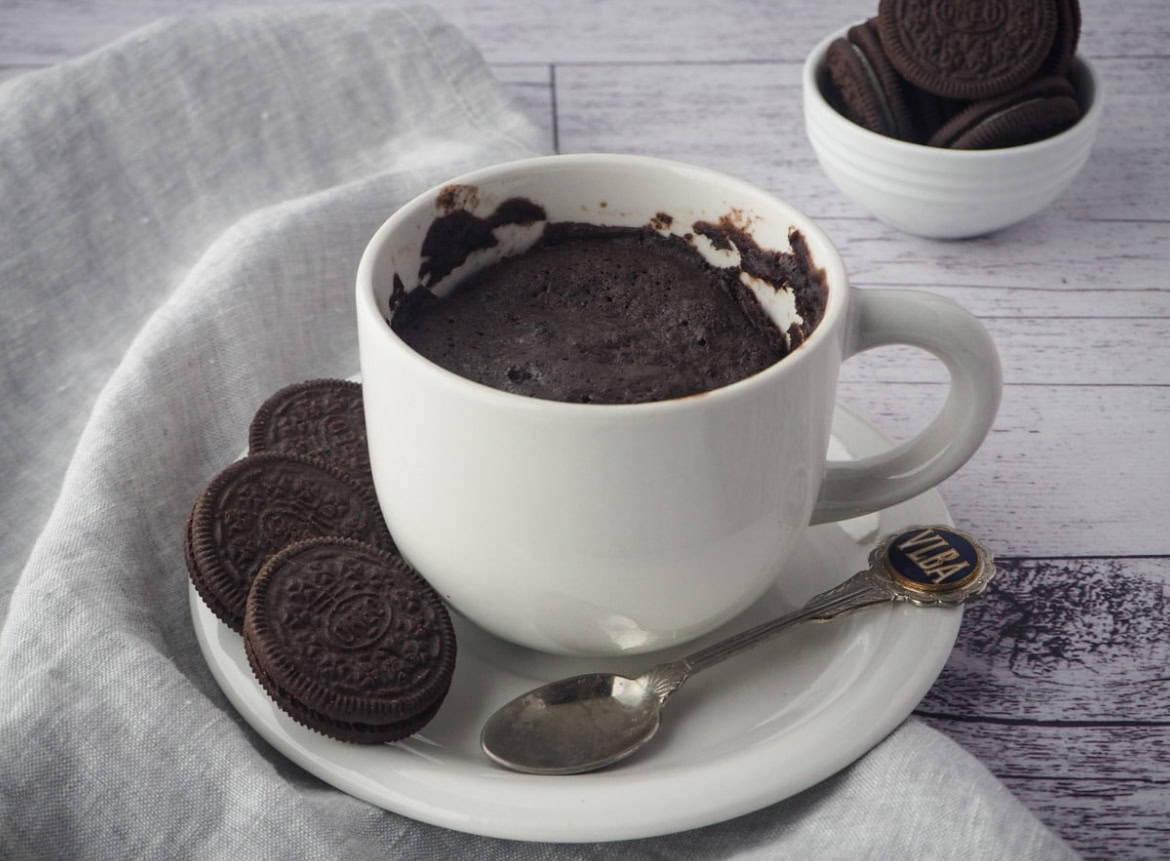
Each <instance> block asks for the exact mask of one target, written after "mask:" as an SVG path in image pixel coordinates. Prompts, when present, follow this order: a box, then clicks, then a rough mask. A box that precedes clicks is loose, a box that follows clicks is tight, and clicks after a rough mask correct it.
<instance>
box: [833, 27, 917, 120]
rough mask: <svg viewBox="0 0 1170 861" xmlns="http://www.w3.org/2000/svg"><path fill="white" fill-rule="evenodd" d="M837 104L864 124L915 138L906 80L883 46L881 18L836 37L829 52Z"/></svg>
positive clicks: (843, 112)
mask: <svg viewBox="0 0 1170 861" xmlns="http://www.w3.org/2000/svg"><path fill="white" fill-rule="evenodd" d="M825 65H826V68H827V70H828V73H829V80H830V81H831V82H832V85H833V90H834V93H835V99H834V100H833V101H834V102H836V104H835V105H834V107H836V108H837V110H838V111H839V112H840V113H841V114H842V115H844V116H846V117H848V118H849V119H850V120H852V121H853V122H855V123H857V124H858V125H859V126H861V127H863V128H867V129H869V130H870V131H872V132H877V133H878V134H882V135H886V136H888V137H894V138H900V139H902V140H913V139H914V138H915V137H916V134H915V128H914V122H913V120H912V117H911V114H910V111H909V110H908V109H907V107H906V100H905V98H904V97H903V88H904V86H905V84H904V82H903V81H902V80H901V78H899V76H898V73H897V72H895V71H894V67H893V66H891V65H890V61H889V60H888V59H887V58H886V55H885V52H884V51H883V50H882V45H881V41H880V40H879V38H878V35H877V22H876V20H875V19H872V18H871V19H870V20H869V21H866V22H865V23H864V24H857V25H855V26H853V27H850V28H849V30H848V32H847V33H846V35H845V37H844V38H841V39H834V40H833V42H832V43H831V44H830V45H829V50H828V53H827V54H826V55H825Z"/></svg>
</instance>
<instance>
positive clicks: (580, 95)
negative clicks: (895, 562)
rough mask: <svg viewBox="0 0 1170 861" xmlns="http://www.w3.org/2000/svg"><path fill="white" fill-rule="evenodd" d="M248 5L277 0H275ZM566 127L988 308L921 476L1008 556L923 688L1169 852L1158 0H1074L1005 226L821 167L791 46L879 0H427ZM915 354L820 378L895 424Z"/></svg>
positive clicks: (101, 8)
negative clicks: (836, 382) (879, 203)
mask: <svg viewBox="0 0 1170 861" xmlns="http://www.w3.org/2000/svg"><path fill="white" fill-rule="evenodd" d="M228 5H244V4H243V3H240V2H238V0H202V2H200V3H197V4H189V3H183V2H181V0H102V2H96V3H88V2H82V0H38V2H35V3H33V2H27V0H0V79H2V78H4V77H11V76H13V75H18V74H21V73H23V72H24V71H25V70H27V69H32V68H37V67H40V66H43V65H47V64H51V63H56V62H59V61H62V60H66V59H68V58H70V57H74V56H77V55H79V54H82V53H84V52H86V51H88V50H91V49H93V48H96V47H98V46H100V45H101V44H103V43H104V42H107V41H109V40H111V39H114V38H116V37H118V36H120V35H122V34H123V33H125V32H127V31H128V30H130V29H133V28H135V27H137V26H139V25H141V24H146V23H149V22H150V21H152V20H154V19H156V18H157V17H159V16H161V15H165V14H170V13H176V12H183V11H187V12H190V11H195V10H206V9H209V8H216V7H220V6H228ZM266 5H269V6H272V5H280V4H278V3H277V4H274V3H272V2H269V3H267V4H266ZM434 5H435V6H437V7H438V8H439V9H440V11H442V12H443V13H444V14H445V15H446V16H447V17H448V18H449V19H450V20H451V21H452V22H454V23H455V24H457V25H458V26H460V27H461V28H462V29H463V30H464V32H465V33H467V34H468V35H469V36H470V38H471V39H472V40H473V41H474V42H475V43H476V44H477V45H478V46H479V47H480V48H481V50H482V51H483V53H484V54H485V56H486V57H487V59H488V61H489V62H490V63H491V65H492V67H493V68H494V70H495V71H496V73H497V74H498V76H499V77H500V79H501V80H502V81H503V82H504V84H505V86H506V88H507V89H508V91H509V92H510V93H511V94H512V95H513V96H514V97H515V98H516V100H517V101H518V102H519V104H520V105H521V106H522V107H523V108H524V109H525V110H526V111H527V112H528V113H529V114H530V115H531V116H532V118H533V119H534V120H536V122H538V123H540V124H541V126H542V127H543V128H544V129H546V131H547V133H548V142H549V148H550V149H556V150H558V151H560V152H582V151H620V152H634V153H646V154H653V155H659V156H666V157H671V158H678V159H683V160H687V161H692V162H695V163H698V164H702V165H707V166H710V167H714V168H718V169H722V170H725V171H728V172H730V173H734V174H737V175H739V176H742V177H744V178H746V179H748V180H750V181H752V182H754V183H756V184H758V185H761V186H763V187H764V188H767V189H770V190H772V191H773V192H775V193H777V194H779V195H780V196H782V197H784V198H787V199H788V200H790V201H792V202H793V203H795V204H796V205H797V206H799V207H800V208H802V209H804V210H805V211H806V212H808V213H809V214H810V215H812V216H813V217H815V218H818V219H820V220H821V222H822V223H823V225H824V227H825V228H826V230H827V231H828V233H829V234H830V236H831V237H832V238H833V239H834V240H835V241H836V243H837V244H838V245H839V247H840V249H841V251H842V254H843V256H844V258H845V260H846V263H847V265H848V266H849V268H850V271H851V273H852V277H853V280H854V283H856V284H857V285H858V286H860V287H871V286H883V287H917V288H924V289H928V290H933V291H936V292H938V293H941V294H943V295H946V296H950V297H951V298H953V299H955V300H957V301H959V302H960V303H962V304H964V305H965V306H967V307H968V308H969V309H971V310H972V311H973V312H974V313H976V314H977V315H978V316H979V317H981V318H982V319H983V321H984V322H985V323H986V325H987V326H988V328H989V329H990V330H991V332H992V334H993V335H994V337H995V339H996V341H997V343H998V345H999V348H1000V350H1001V352H1002V356H1003V360H1004V368H1005V378H1006V390H1005V395H1004V401H1003V407H1002V410H1001V413H1000V415H999V418H998V420H997V422H996V424H995V427H994V430H993V431H992V434H991V436H990V438H989V439H988V441H987V444H986V445H985V447H984V448H983V449H982V450H981V452H980V453H979V454H978V455H977V456H976V457H975V459H974V460H973V461H972V462H971V463H969V464H968V465H967V466H966V467H965V468H964V469H963V470H961V471H960V472H959V473H958V474H957V475H955V476H954V477H953V478H951V479H950V480H948V481H947V482H946V483H945V484H944V485H943V486H942V488H941V490H942V493H943V495H944V497H945V499H946V501H947V503H948V505H949V506H950V508H951V511H952V513H953V515H954V517H955V520H956V522H957V523H958V524H959V525H960V526H961V527H962V528H965V529H968V530H970V531H971V532H973V533H975V534H976V535H978V536H981V537H982V538H984V539H985V540H986V541H987V542H988V543H989V544H990V545H992V546H993V548H994V549H995V551H996V552H997V554H998V555H999V557H1000V560H1001V570H1002V573H1001V575H1000V577H999V579H998V581H997V582H996V583H995V584H994V585H993V589H992V591H991V593H990V594H989V595H988V596H987V597H986V599H984V600H982V601H980V602H976V604H975V605H973V606H972V608H971V609H970V610H969V612H968V615H967V617H966V619H965V621H964V625H963V630H962V633H961V634H960V637H959V642H958V645H957V648H956V650H955V652H954V654H953V655H952V657H951V660H950V662H949V664H948V666H947V668H946V670H945V671H944V672H943V675H942V677H941V678H940V679H939V681H938V683H937V684H936V685H935V687H934V688H933V690H932V691H931V692H930V694H929V695H928V696H927V698H926V699H925V700H924V701H923V702H922V704H921V705H920V707H919V709H918V714H919V715H920V716H921V717H922V718H924V719H925V720H926V721H928V722H929V723H930V724H932V725H933V726H935V727H937V728H938V729H940V730H941V731H943V732H945V733H947V734H948V735H950V736H951V737H953V738H955V739H956V740H958V741H959V742H960V743H961V744H963V745H965V746H966V747H967V748H968V749H970V750H971V751H973V752H974V753H975V754H976V755H977V756H979V757H980V758H981V759H982V760H983V762H985V763H986V764H987V766H988V767H989V768H990V769H991V770H992V771H993V772H994V773H995V774H997V775H998V776H999V777H1000V778H1001V779H1002V780H1003V781H1004V782H1005V783H1006V784H1007V785H1008V786H1009V787H1010V788H1011V789H1012V790H1013V791H1014V792H1015V793H1016V794H1017V795H1018V796H1019V797H1020V798H1021V799H1023V801H1024V802H1025V803H1026V804H1028V805H1029V806H1031V807H1032V809H1033V810H1035V811H1036V813H1037V814H1038V815H1039V816H1040V817H1041V818H1042V819H1043V820H1044V821H1045V822H1047V823H1049V824H1050V825H1051V826H1052V827H1053V828H1055V829H1056V830H1057V831H1059V832H1060V833H1061V834H1063V835H1064V836H1065V837H1066V838H1067V839H1068V840H1069V841H1070V842H1071V843H1072V844H1073V845H1074V846H1075V847H1077V848H1078V849H1080V850H1081V851H1082V852H1083V853H1085V855H1086V856H1088V857H1096V858H1104V857H1110V858H1170V203H1168V201H1170V96H1168V95H1167V94H1168V93H1170V48H1168V47H1167V44H1168V43H1170V5H1168V4H1167V3H1166V0H1126V2H1125V3H1124V4H1104V3H1091V2H1087V0H1086V2H1084V3H1083V7H1084V8H1083V13H1084V29H1083V35H1082V41H1081V52H1082V53H1083V54H1084V55H1086V56H1088V57H1090V58H1091V59H1093V60H1094V61H1096V63H1097V65H1098V67H1099V69H1100V70H1101V72H1102V74H1103V76H1104V79H1105V84H1106V87H1107V91H1108V103H1107V109H1106V112H1105V118H1104V122H1103V124H1102V129H1101V134H1100V138H1099V140H1098V143H1097V147H1096V149H1095V151H1094V153H1093V156H1092V158H1091V160H1090V162H1089V164H1088V166H1087V167H1086V169H1085V171H1084V172H1083V173H1082V174H1081V176H1080V177H1079V178H1078V180H1077V182H1076V184H1075V186H1074V187H1073V188H1072V189H1071V190H1070V191H1069V192H1068V193H1067V194H1065V195H1064V197H1062V198H1061V199H1060V200H1059V201H1057V202H1056V204H1055V205H1053V206H1052V207H1051V208H1050V209H1048V210H1047V211H1045V212H1043V213H1041V214H1040V215H1039V216H1037V217H1034V218H1033V219H1031V220H1030V221H1028V222H1026V223H1024V224H1021V225H1019V226H1017V227H1014V228H1010V229H1008V230H1005V231H1003V232H1001V233H998V234H996V235H993V236H989V237H985V238H982V239H976V240H969V241H964V242H937V241H929V240H923V239H917V238H914V237H911V236H906V235H903V234H901V233H899V232H897V231H895V230H893V229H891V228H888V227H885V226H883V225H881V224H879V223H878V222H876V221H874V220H872V219H871V218H869V217H867V216H866V214H865V213H864V212H862V211H860V210H859V209H858V208H857V207H855V206H854V205H853V204H851V203H850V202H849V201H847V200H845V199H844V198H843V197H841V196H840V195H839V194H838V193H837V191H836V190H835V189H834V188H833V187H832V186H831V185H830V183H829V181H828V180H827V179H826V178H825V176H824V175H823V174H822V173H821V172H820V170H819V168H818V167H817V164H816V162H815V160H814V158H813V154H812V151H811V149H810V147H809V145H808V143H807V141H806V139H805V136H804V130H803V128H802V125H801V109H800V98H799V70H800V63H801V61H802V59H803V57H804V55H805V53H806V52H807V51H808V50H809V49H810V48H811V47H812V45H813V44H814V43H815V42H816V41H817V40H818V39H819V38H820V37H821V36H822V35H823V34H825V33H827V32H828V31H829V30H831V29H835V28H837V27H840V26H842V25H843V24H845V23H848V22H850V21H853V20H857V19H860V18H864V17H866V16H868V15H870V14H872V13H873V10H875V9H876V6H877V0H840V2H832V3H825V2H816V0H789V2H780V0H772V2H764V0H734V2H732V0H724V2H720V3H698V2H691V0H672V2H667V0H641V2H618V0H592V1H591V0H540V2H525V3H521V2H515V0H435V3H434ZM944 387H945V375H944V373H943V371H942V370H941V368H939V367H938V366H936V365H935V364H933V363H932V361H930V360H927V359H923V358H922V357H921V356H919V355H917V354H915V353H912V352H909V351H906V352H901V351H898V350H886V351H882V352H878V353H875V354H873V355H872V356H863V357H859V358H857V359H854V360H853V361H851V362H850V363H849V364H848V365H847V366H846V369H845V376H844V379H843V381H842V386H841V399H842V401H843V402H845V403H846V404H848V405H850V406H853V407H855V408H856V409H858V410H859V411H860V412H862V413H863V414H864V415H868V416H870V417H872V418H873V419H874V420H875V421H876V423H877V424H878V425H879V427H882V428H883V429H884V430H885V431H886V432H888V433H889V434H891V435H892V436H894V437H905V436H907V435H909V434H910V433H911V432H912V431H913V429H914V428H915V427H918V426H920V425H921V424H922V423H923V422H925V421H926V420H927V419H928V418H929V417H930V415H932V412H933V410H934V409H935V408H936V407H937V405H938V404H939V403H940V399H941V396H942V393H943V391H944Z"/></svg>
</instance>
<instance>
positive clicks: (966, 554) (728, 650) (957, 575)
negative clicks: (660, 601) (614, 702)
mask: <svg viewBox="0 0 1170 861" xmlns="http://www.w3.org/2000/svg"><path fill="white" fill-rule="evenodd" d="M994 574H995V564H994V559H993V557H992V555H991V554H990V553H989V552H988V551H987V550H986V549H985V548H984V547H983V546H982V545H980V544H979V543H978V542H977V541H975V539H974V538H971V537H970V536H969V535H966V534H964V533H962V532H958V531H957V530H954V529H951V528H949V527H945V526H919V527H914V528H912V529H908V530H906V531H904V532H900V533H898V534H897V535H892V536H890V537H888V538H887V539H885V540H884V541H883V542H882V543H881V544H879V545H878V546H877V547H875V548H874V550H873V551H872V552H871V553H870V555H869V568H866V569H864V570H862V571H858V572H857V573H856V574H854V575H853V576H852V577H850V578H849V579H848V580H846V581H845V582H844V583H842V584H840V585H839V586H835V587H834V588H832V589H829V590H828V591H826V592H822V593H821V594H819V595H817V596H815V597H814V598H812V599H811V600H810V601H809V602H808V603H807V604H805V605H804V606H803V607H802V608H800V609H799V610H796V611H794V612H792V613H789V614H787V615H784V616H781V617H779V618H777V619H772V620H770V621H768V622H764V623H762V624H760V625H756V626H755V627H753V628H748V629H747V630H746V631H743V632H741V633H739V634H735V635H734V636H731V637H728V638H727V639H725V640H720V641H719V642H717V643H713V644H712V645H710V646H707V647H705V648H702V649H699V650H698V651H696V652H693V653H691V654H689V655H687V656H685V657H682V658H679V659H677V660H674V661H668V662H666V663H663V664H658V665H657V666H654V667H651V668H650V669H649V670H647V671H646V672H645V673H644V674H643V675H642V676H640V677H639V680H640V681H642V682H644V683H645V684H647V686H649V687H650V688H651V689H652V690H654V691H655V693H656V694H657V695H658V697H659V699H660V700H662V701H665V700H666V698H667V697H668V696H670V695H671V694H672V693H674V692H675V691H676V690H678V688H679V687H681V686H682V684H683V682H685V681H686V680H687V679H688V678H690V676H691V675H693V674H694V673H697V672H699V671H700V670H705V669H706V668H707V667H710V666H713V665H715V664H718V663H719V662H721V661H724V660H726V659H727V658H730V657H731V656H732V655H737V654H739V653H740V652H744V651H747V650H748V649H751V648H753V647H754V646H756V645H758V644H760V643H761V642H763V641H764V640H767V639H769V638H771V637H773V636H775V635H776V634H778V633H779V632H781V631H783V630H785V629H786V628H789V627H791V626H792V625H796V624H799V623H800V622H805V621H809V620H817V621H823V620H827V619H832V618H835V617H836V616H840V615H842V614H843V613H848V612H851V611H853V610H859V609H861V608H863V607H872V606H874V605H876V604H888V603H891V602H897V601H908V602H910V603H913V604H918V605H920V606H956V605H958V604H961V603H962V602H963V601H965V600H966V599H967V598H970V597H972V596H974V595H978V594H979V593H980V592H982V591H983V590H984V589H985V588H987V584H988V582H989V581H990V580H991V578H992V576H994Z"/></svg>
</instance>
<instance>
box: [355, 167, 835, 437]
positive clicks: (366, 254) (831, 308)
mask: <svg viewBox="0 0 1170 861" xmlns="http://www.w3.org/2000/svg"><path fill="white" fill-rule="evenodd" d="M604 165H627V166H635V167H636V166H639V165H641V166H646V167H651V168H654V169H657V170H673V171H676V172H684V173H693V174H697V175H699V176H701V177H702V178H705V179H707V180H713V181H716V182H718V183H720V184H721V185H725V186H727V187H728V188H729V189H731V190H732V191H733V192H734V191H742V192H744V193H746V194H749V195H751V196H755V197H761V196H762V197H763V198H765V199H766V200H767V201H768V203H769V205H771V206H775V207H776V208H778V209H780V210H782V211H785V212H786V213H787V217H788V226H789V228H791V227H796V228H797V229H799V230H800V232H801V233H802V234H803V235H804V236H805V238H806V241H808V244H809V246H810V253H811V251H812V248H813V247H814V246H816V248H817V253H816V254H815V255H813V263H814V264H815V265H816V267H817V268H819V269H821V270H823V271H824V272H825V284H826V291H827V296H826V301H825V309H824V314H823V316H822V317H821V320H820V322H818V323H817V326H816V328H815V329H813V332H812V334H811V335H809V336H808V338H807V339H805V340H804V341H803V342H802V343H800V344H799V345H798V346H797V347H796V348H795V349H793V350H792V351H791V352H789V353H788V354H786V355H785V356H784V357H782V358H781V359H779V360H777V361H776V362H773V363H772V364H771V365H769V366H768V367H766V368H763V369H762V370H760V371H757V372H756V373H754V374H751V375H750V376H747V377H744V378H742V379H739V380H736V381H735V382H732V383H728V384H726V385H723V386H719V387H717V388H714V389H705V390H703V391H700V392H694V393H692V394H688V395H682V396H679V397H674V398H666V399H662V400H654V401H640V402H636V403H616V404H615V403H577V402H571V401H560V400H553V399H551V398H540V397H534V396H531V395H522V394H518V393H516V392H509V391H505V390H503V389H497V388H495V387H494V386H490V385H487V384H486V383H480V382H477V381H475V380H472V379H469V378H467V377H464V376H462V375H460V374H457V373H455V372H454V371H451V370H448V369H447V368H444V367H443V366H442V365H439V364H437V363H436V362H434V361H432V360H430V359H428V358H427V357H425V356H423V355H422V354H420V353H419V352H418V351H416V350H415V349H414V348H413V347H411V346H410V345H409V344H407V343H406V342H405V341H404V340H403V339H402V338H401V337H400V336H399V335H398V333H397V332H395V331H394V330H393V328H392V327H391V326H390V323H389V320H388V318H387V317H386V316H385V315H384V314H383V313H382V310H381V308H379V306H378V303H377V299H376V296H375V294H376V292H377V285H375V283H374V277H373V273H374V265H375V261H376V259H377V258H378V255H379V253H380V252H381V249H382V248H383V247H384V246H385V245H386V244H387V243H388V242H389V241H390V237H391V236H392V235H393V233H394V231H395V229H396V228H397V227H398V226H399V225H400V224H401V223H402V222H404V221H405V220H406V219H407V218H408V216H409V215H411V214H413V213H414V212H415V211H416V210H417V209H418V208H419V207H420V206H428V207H430V206H433V204H434V201H435V198H436V196H437V195H438V193H439V191H440V190H441V189H443V188H445V187H447V186H450V185H477V184H480V183H483V182H485V181H488V180H495V179H498V178H500V177H501V176H506V175H508V174H510V173H515V172H518V171H519V172H523V171H526V170H530V169H533V168H537V169H540V168H544V167H550V166H557V167H558V168H562V167H563V168H566V169H568V168H572V167H574V166H586V167H596V166H604ZM826 253H827V257H828V259H825V256H826ZM355 280H356V285H355V286H356V300H357V301H356V304H357V313H358V315H359V317H367V318H369V319H370V320H372V321H373V323H374V324H375V328H377V329H378V330H379V331H381V332H382V334H381V335H378V336H377V337H380V338H383V339H384V340H385V343H386V344H387V345H388V346H389V347H390V348H391V349H392V350H394V351H395V352H396V353H398V354H400V355H401V356H402V357H403V358H404V359H405V360H406V361H407V362H409V363H410V364H412V365H413V366H415V367H417V368H418V369H420V370H421V371H422V372H424V373H427V374H430V375H432V377H433V379H434V380H435V382H436V383H437V384H441V385H444V386H449V387H453V388H455V389H456V390H461V391H462V394H464V395H466V396H468V397H474V398H477V399H485V400H490V401H496V402H498V403H499V404H501V405H503V404H507V405H509V406H512V407H515V408H518V409H532V410H541V411H547V410H558V411H561V412H578V413H583V414H589V415H593V416H600V415H603V414H608V415H612V414H614V413H616V412H622V411H631V412H643V413H646V412H653V411H661V410H668V411H669V410H677V409H679V408H681V407H685V406H687V405H693V404H703V405H707V404H712V405H713V404H715V403H718V402H720V401H723V400H726V399H733V398H737V397H740V396H742V395H747V394H750V393H751V392H753V391H755V390H756V389H757V388H759V387H761V386H766V385H767V384H768V383H769V382H770V381H771V380H772V379H773V378H774V377H777V376H781V375H785V374H788V373H795V372H796V368H797V367H798V366H800V365H802V364H804V363H805V362H806V361H808V359H807V357H808V356H809V355H810V354H811V353H813V352H815V351H817V350H818V349H819V348H820V347H821V345H822V344H823V343H826V342H828V341H830V339H831V335H830V333H831V331H832V330H834V329H836V327H837V326H839V325H841V324H842V320H843V318H844V316H845V314H846V308H847V306H848V304H849V302H848V296H849V291H850V289H851V288H850V285H849V280H848V273H847V272H846V270H845V265H844V261H843V260H842V258H841V255H840V253H839V252H838V251H837V248H836V246H835V245H834V244H833V242H832V241H831V240H830V239H829V237H828V235H827V234H826V233H825V232H824V230H823V229H822V228H821V227H820V226H819V225H818V224H817V223H816V222H815V221H814V220H813V219H812V218H810V217H809V216H808V215H806V214H805V213H804V212H802V211H801V210H799V209H797V208H796V207H795V206H793V205H792V204H791V203H789V202H788V201H786V200H784V199H783V198H781V197H779V196H777V195H775V194H773V193H771V192H769V191H767V190H765V189H762V188H760V187H759V186H756V185H753V184H752V183H749V182H747V181H746V180H743V179H740V178H738V177H735V176H732V175H730V174H727V173H724V172H722V171H717V170H714V169H711V168H706V167H700V166H698V165H694V164H690V163H687V162H682V161H677V160H673V159H664V158H658V157H655V156H643V155H630V154H619V153H572V154H557V155H548V156H533V157H528V158H521V159H514V160H511V161H506V162H500V163H497V164H493V165H488V166H485V167H481V168H476V169H474V170H471V171H467V172H465V173H462V174H459V175H458V176H454V177H451V178H449V179H446V180H444V181H442V182H440V183H438V184H436V185H433V186H431V187H430V188H428V189H426V190H425V191H423V192H421V193H420V194H417V195H415V196H414V197H413V198H411V199H410V200H409V201H407V202H406V203H404V204H402V205H401V206H399V207H398V208H397V209H396V210H395V211H394V212H393V213H392V214H391V215H390V216H389V217H387V219H386V220H385V221H384V222H383V223H382V224H381V225H380V226H379V227H378V229H377V230H376V231H375V232H374V234H373V236H371V237H370V239H369V241H368V242H367V243H366V247H365V248H364V250H363V251H362V255H361V258H360V260H359V262H358V268H357V273H356V279H355ZM411 289H414V288H411ZM786 369H788V370H786ZM366 373H368V369H363V376H364V374H366Z"/></svg>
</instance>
